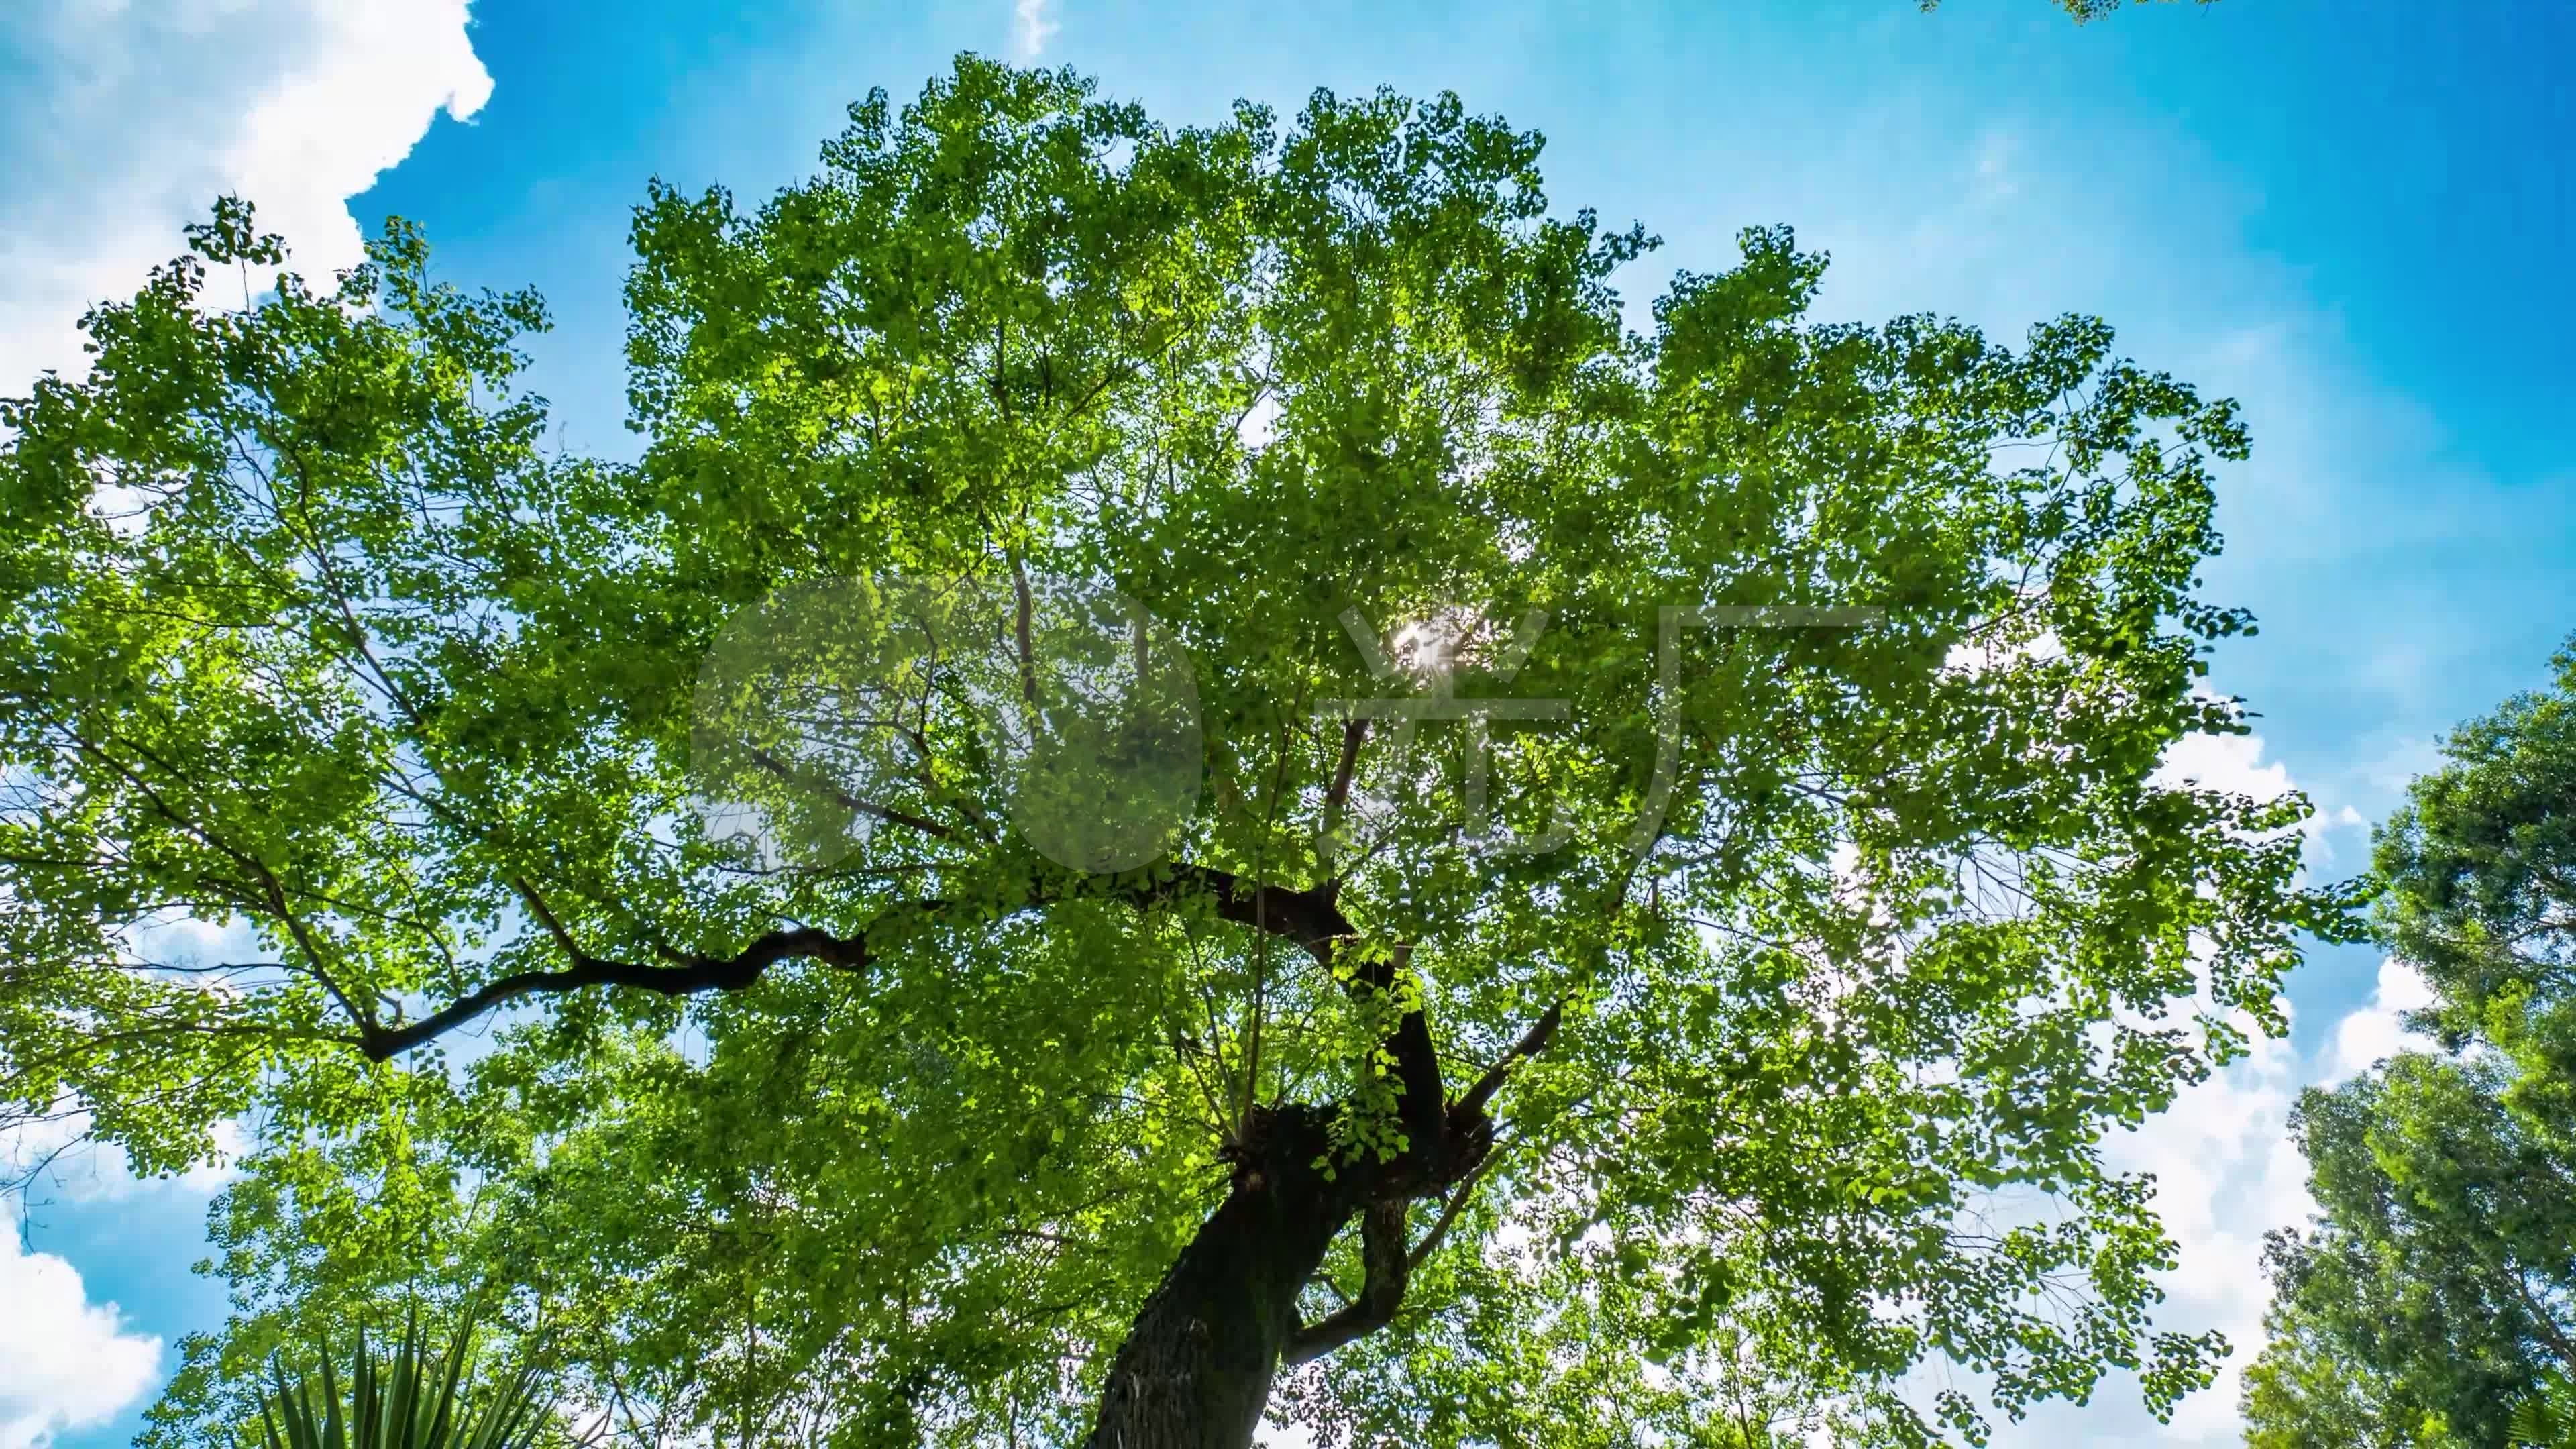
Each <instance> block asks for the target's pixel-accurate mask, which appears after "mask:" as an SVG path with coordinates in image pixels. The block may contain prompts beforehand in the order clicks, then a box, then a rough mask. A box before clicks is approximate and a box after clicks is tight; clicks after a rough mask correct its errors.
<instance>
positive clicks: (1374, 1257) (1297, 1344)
mask: <svg viewBox="0 0 2576 1449" xmlns="http://www.w3.org/2000/svg"><path fill="white" fill-rule="evenodd" d="M1404 1209H1405V1202H1404V1200H1403V1199H1401V1198H1399V1199H1396V1200H1395V1201H1392V1202H1375V1203H1371V1204H1369V1205H1368V1207H1367V1209H1366V1210H1365V1211H1364V1212H1362V1214H1361V1215H1360V1261H1361V1262H1362V1263H1363V1264H1364V1265H1366V1270H1367V1275H1368V1276H1367V1278H1366V1280H1365V1281H1363V1282H1362V1283H1361V1284H1360V1295H1359V1297H1357V1298H1354V1299H1352V1300H1351V1301H1350V1303H1349V1304H1348V1305H1347V1306H1345V1307H1343V1308H1342V1309H1341V1310H1340V1311H1339V1312H1337V1313H1334V1314H1332V1315H1330V1316H1328V1317H1326V1318H1325V1319H1323V1320H1322V1321H1321V1322H1318V1323H1312V1324H1309V1325H1307V1326H1306V1327H1304V1328H1300V1329H1298V1330H1297V1332H1296V1333H1295V1334H1293V1335H1292V1336H1290V1338H1289V1340H1288V1346H1287V1347H1286V1348H1285V1349H1283V1350H1281V1352H1280V1355H1279V1363H1280V1366H1281V1367H1283V1368H1295V1367H1296V1366H1297V1365H1299V1364H1304V1363H1312V1362H1314V1361H1315V1360H1316V1359H1319V1358H1322V1357H1323V1356H1324V1355H1326V1354H1328V1353H1331V1352H1332V1351H1333V1350H1334V1349H1337V1348H1340V1347H1341V1346H1342V1345H1344V1344H1347V1343H1355V1342H1357V1341H1359V1340H1360V1339H1363V1338H1366V1337H1367V1336H1368V1335H1370V1334H1372V1333H1375V1332H1377V1331H1378V1330H1379V1329H1381V1328H1384V1327H1386V1326H1387V1325H1388V1324H1389V1323H1392V1322H1394V1321H1395V1311H1396V1310H1397V1309H1398V1308H1400V1307H1402V1306H1403V1305H1404V1290H1405V1289H1406V1287H1407V1286H1409V1285H1410V1284H1411V1282H1412V1279H1413V1262H1412V1259H1410V1258H1409V1257H1407V1256H1406V1254H1405V1251H1404Z"/></svg>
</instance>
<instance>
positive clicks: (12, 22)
mask: <svg viewBox="0 0 2576 1449" xmlns="http://www.w3.org/2000/svg"><path fill="white" fill-rule="evenodd" d="M0 66H5V67H6V68H7V69H9V70H10V71H12V72H13V73H14V74H13V76H12V81H11V84H10V85H9V86H8V87H7V88H5V89H0V125H4V126H5V128H6V133H7V134H8V136H9V138H10V144H9V145H8V146H7V147H6V148H5V149H0V396H8V395H15V394H23V393H24V392H25V391H26V390H27V387H28V385H29V384H30V383H31V382H32V381H33V380H34V378H35V376H36V375H37V374H38V373H40V372H42V371H43V370H45V369H46V368H56V369H59V370H61V371H62V372H64V373H66V374H67V375H68V374H75V373H77V372H79V371H81V370H82V369H84V368H85V367H86V365H87V364H86V359H85V357H84V356H83V354H82V352H81V350H80V337H79V333H78V329H77V323H78V320H79V317H80V314H81V313H82V312H83V311H85V310H87V308H88V307H89V306H90V305H91V304H93V303H95V302H97V301H99V300H101V299H104V298H109V297H122V296H126V295H129V294H131V293H132V292H133V291H134V289H135V288H136V287H138V286H140V285H141V284H142V282H143V279H144V276H145V274H146V273H147V272H148V271H149V269H150V268H151V267H153V266H154V265H156V264H158V263H160V262H163V261H166V260H168V259H169V258H170V257H171V256H173V255H175V254H177V253H179V252H180V251H181V250H183V249H184V246H185V241H184V238H183V237H182V236H181V234H180V230H179V229H180V227H181V226H183V225H185V224H186V223H188V222H191V221H196V220H200V219H202V218H203V217H204V216H205V215H206V211H207V208H208V207H209V206H210V205H211V203H212V202H213V200H214V198H215V197H216V196H218V195H220V194H222V193H224V192H228V191H229V192H235V193H238V194H240V195H242V196H244V197H247V198H249V199H250V201H251V202H252V203H253V204H254V205H255V206H256V207H257V208H258V212H259V219H260V223H261V226H262V229H264V230H268V231H275V232H279V233H281V234H283V235H284V236H285V237H286V240H287V244H288V246H289V247H290V248H292V249H293V253H294V257H293V261H294V264H295V265H296V267H297V268H298V269H299V270H301V271H303V272H304V273H305V274H306V275H308V276H311V277H314V278H316V279H325V278H328V277H329V275H330V273H331V271H332V270H333V269H334V268H338V267H346V266H349V265H352V264H353V263H355V262H356V261H358V260H359V259H360V257H361V255H362V253H361V250H360V232H359V226H358V223H357V221H356V220H355V219H354V218H353V217H352V216H351V215H350V213H349V209H348V205H347V202H348V199H349V198H350V197H351V196H354V195H356V194H358V193H360V192H362V191H365V190H366V189H367V188H368V187H370V186H372V185H374V184H375V179H376V176H377V175H378V173H380V172H382V171H384V170H385V169H387V168H388V167H391V166H392V165H394V164H395V163H396V162H398V161H400V160H401V159H402V158H403V157H404V156H405V155H406V154H407V153H408V152H409V151H410V150H411V148H412V145H413V144H414V143H415V142H417V141H418V140H419V139H420V137H421V136H422V134H423V133H424V132H426V131H427V130H428V128H429V126H430V123H431V121H432V119H433V118H434V117H435V116H436V115H437V114H438V113H439V112H440V111H442V110H443V111H445V112H446V113H447V114H448V115H450V116H453V117H455V118H457V119H459V120H463V119H466V118H468V117H470V116H472V115H473V114H474V113H475V112H476V111H477V110H479V109H480V108H481V107H482V105H483V103H484V101H485V100H486V99H487V98H489V96H490V95H491V92H492V78H491V76H490V75H489V74H488V73H486V72H485V70H484V69H483V65H482V62H481V61H480V60H478V59H476V57H475V54H474V48H473V45H472V43H471V41H470V40H469V38H468V36H467V33H466V0H159V3H149V4H132V3H128V0H13V3H11V4H9V5H7V6H0Z"/></svg>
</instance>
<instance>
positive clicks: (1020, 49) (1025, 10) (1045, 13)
mask: <svg viewBox="0 0 2576 1449" xmlns="http://www.w3.org/2000/svg"><path fill="white" fill-rule="evenodd" d="M1057 29H1058V26H1057V25H1056V22H1055V0H1012V3H1011V49H1012V50H1013V51H1014V52H1015V53H1016V54H1017V55H1018V56H1019V58H1020V59H1022V60H1035V59H1037V58H1038V56H1039V54H1040V53H1041V52H1043V51H1044V50H1045V49H1046V43H1047V41H1048V39H1049V38H1051V37H1052V36H1054V34H1055V33H1056V30H1057Z"/></svg>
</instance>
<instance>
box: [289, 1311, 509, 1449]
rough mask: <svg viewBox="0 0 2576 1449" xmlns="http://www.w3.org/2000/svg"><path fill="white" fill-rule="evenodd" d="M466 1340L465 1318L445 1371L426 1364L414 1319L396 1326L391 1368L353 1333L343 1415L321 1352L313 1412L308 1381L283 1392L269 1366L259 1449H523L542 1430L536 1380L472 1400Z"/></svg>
mask: <svg viewBox="0 0 2576 1449" xmlns="http://www.w3.org/2000/svg"><path fill="white" fill-rule="evenodd" d="M473 1339H474V1321H473V1316H472V1315H471V1314H469V1315H468V1316H467V1318H466V1320H465V1322H464V1323H463V1324H461V1325H459V1327H458V1329H457V1332H456V1337H455V1340H454V1341H453V1342H452V1343H450V1344H449V1345H448V1349H447V1354H446V1358H445V1361H444V1363H433V1361H432V1360H431V1357H430V1355H429V1353H428V1352H427V1351H426V1347H425V1344H424V1341H423V1337H422V1334H421V1328H420V1315H419V1314H418V1312H417V1311H415V1312H413V1313H412V1314H411V1315H409V1316H408V1317H407V1318H406V1319H405V1321H404V1324H403V1334H402V1342H401V1344H400V1346H399V1347H397V1348H396V1349H395V1350H394V1355H393V1359H392V1361H391V1362H389V1363H383V1364H379V1363H378V1362H377V1360H376V1356H375V1354H374V1353H373V1352H371V1351H370V1350H369V1349H368V1347H367V1338H366V1333H365V1331H364V1330H360V1332H359V1334H358V1342H357V1353H356V1357H355V1361H354V1363H353V1365H352V1368H351V1371H350V1375H349V1380H350V1382H349V1387H350V1395H349V1399H348V1401H347V1403H346V1405H345V1407H344V1405H343V1403H342V1400H341V1395H340V1384H339V1379H338V1376H337V1375H336V1374H334V1373H333V1371H332V1367H331V1355H330V1353H329V1351H328V1348H327V1346H326V1348H325V1351H324V1353H323V1355H322V1373H321V1385H320V1388H321V1393H320V1395H319V1399H318V1402H317V1400H316V1396H315V1394H314V1392H313V1390H314V1384H313V1381H312V1379H311V1378H309V1377H308V1378H306V1379H304V1380H302V1381H300V1382H295V1383H290V1382H289V1381H288V1379H287V1376H286V1367H285V1365H284V1364H283V1363H282V1362H279V1361H276V1360H272V1361H271V1362H270V1365H269V1373H270V1377H271V1378H272V1379H273V1380H274V1382H275V1384H276V1391H275V1393H274V1394H271V1393H267V1392H263V1393H261V1395H260V1401H259V1418H260V1429H261V1434H262V1438H263V1440H264V1441H265V1442H264V1444H263V1446H262V1449H530V1446H531V1445H532V1444H534V1442H535V1441H536V1438H537V1435H538V1434H539V1433H540V1432H541V1431H542V1430H543V1429H544V1428H545V1426H546V1423H547V1415H546V1412H545V1410H546V1407H547V1401H546V1398H545V1396H544V1395H543V1394H541V1393H540V1392H538V1386H537V1382H536V1378H535V1375H534V1374H533V1372H531V1371H528V1370H524V1369H523V1370H521V1371H520V1372H519V1373H518V1375H517V1376H516V1377H514V1378H511V1379H509V1380H506V1381H504V1382H502V1383H500V1384H499V1385H497V1386H492V1387H488V1388H487V1389H486V1390H485V1391H484V1392H481V1393H474V1392H471V1391H470V1390H469V1388H468V1386H467V1384H466V1382H465V1360H466V1356H467V1354H468V1352H469V1351H470V1349H471V1348H472V1345H473Z"/></svg>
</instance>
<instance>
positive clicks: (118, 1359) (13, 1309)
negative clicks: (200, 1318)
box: [0, 1213, 161, 1449]
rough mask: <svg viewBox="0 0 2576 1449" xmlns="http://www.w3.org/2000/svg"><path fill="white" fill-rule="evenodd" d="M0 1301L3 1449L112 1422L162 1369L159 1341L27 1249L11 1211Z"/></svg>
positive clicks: (4, 1219) (74, 1274)
mask: <svg viewBox="0 0 2576 1449" xmlns="http://www.w3.org/2000/svg"><path fill="white" fill-rule="evenodd" d="M0 1303H6V1304H7V1305H8V1311H6V1312H0V1449H38V1446H41V1445H43V1444H45V1443H47V1442H48V1441H50V1440H51V1439H52V1438H53V1436H54V1435H56V1434H58V1433H61V1432H63V1431H64V1430H67V1429H84V1428H91V1427H94V1426H96V1425H100V1424H104V1423H107V1422H108V1421H110V1420H112V1419H114V1418H115V1417H116V1416H117V1414H118V1413H120V1412H121V1411H123V1410H124V1408H125V1406H126V1405H128V1404H130V1403H132V1402H133V1401H134V1400H135V1398H136V1397H138V1396H139V1395H141V1394H142V1393H143V1392H144V1390H146V1389H147V1388H149V1387H150V1386H151V1385H152V1382H153V1380H154V1378H155V1377H156V1376H157V1375H158V1373H159V1371H160V1364H161V1340H159V1339H158V1338H151V1337H146V1336H143V1335H140V1334H136V1333H133V1332H131V1331H129V1330H128V1329H127V1327H126V1324H125V1319H124V1315H123V1314H121V1313H120V1312H118V1310H117V1307H116V1305H115V1304H113V1303H92V1302H90V1301H89V1298H88V1295H87V1293H86V1292H85V1291H84V1290H83V1288H82V1286H81V1276H80V1272H79V1270H78V1269H75V1268H74V1267H73V1266H72V1265H71V1264H70V1263H68V1262H65V1261H64V1260H63V1259H61V1258H58V1257H55V1256H54V1255H53V1254H51V1253H31V1252H28V1251H27V1250H26V1246H25V1244H24V1243H23V1242H22V1241H21V1240H20V1236H19V1231H18V1224H17V1222H16V1221H15V1220H14V1219H12V1218H10V1217H9V1216H8V1215H7V1214H5V1213H0Z"/></svg>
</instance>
